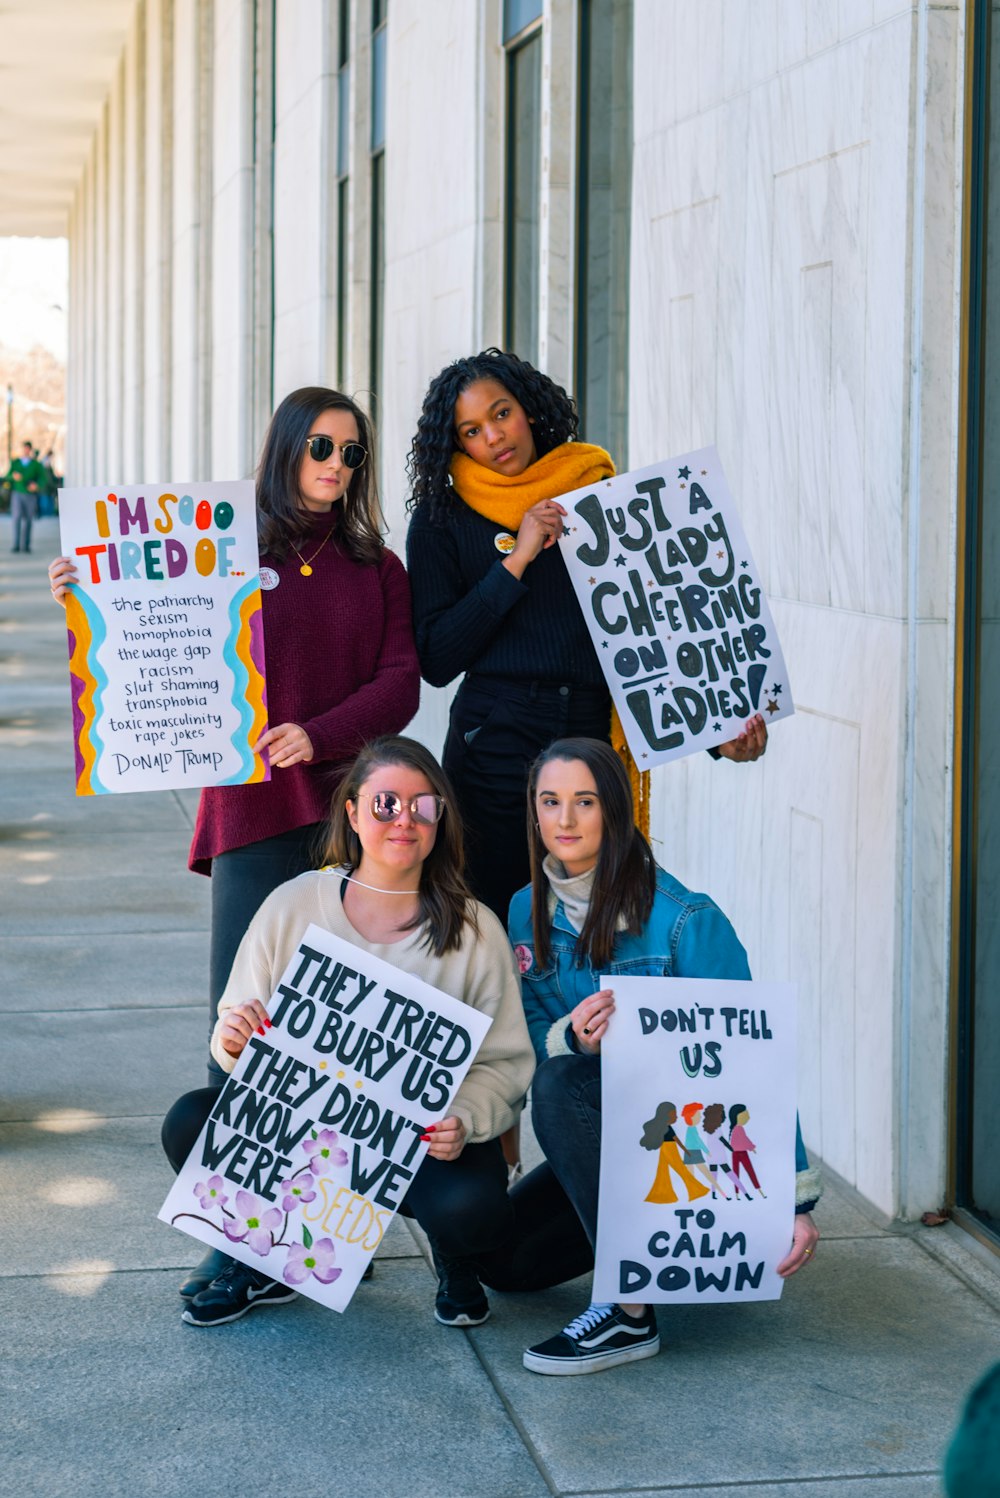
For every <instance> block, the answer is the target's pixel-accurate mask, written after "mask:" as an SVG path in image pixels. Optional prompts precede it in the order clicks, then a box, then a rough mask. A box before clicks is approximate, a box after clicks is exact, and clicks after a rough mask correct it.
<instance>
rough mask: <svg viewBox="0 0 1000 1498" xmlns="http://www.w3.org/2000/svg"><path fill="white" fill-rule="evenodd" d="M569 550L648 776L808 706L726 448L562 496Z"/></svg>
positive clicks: (583, 603) (565, 551)
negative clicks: (796, 696) (744, 520)
mask: <svg viewBox="0 0 1000 1498" xmlns="http://www.w3.org/2000/svg"><path fill="white" fill-rule="evenodd" d="M560 502H561V503H562V504H563V505H565V507H566V510H567V512H568V513H567V516H566V522H565V530H564V532H563V536H562V539H561V540H560V543H559V544H560V546H561V548H562V555H563V560H564V561H565V563H566V567H567V570H568V572H569V575H570V577H571V579H572V581H573V586H574V588H575V589H576V594H577V597H578V599H579V601H580V607H581V608H582V609H583V614H584V618H585V619H586V621H587V626H588V628H589V630H590V635H591V638H592V640H593V642H594V648H595V649H596V651H597V657H598V660H599V661H600V663H601V668H602V670H603V672H604V675H605V678H606V679H607V682H608V686H609V687H610V689H611V695H612V697H613V698H614V701H615V706H616V707H617V709H618V716H619V717H620V718H621V722H622V727H623V729H624V730H625V737H626V738H627V740H628V745H629V748H630V749H631V751H632V754H633V757H634V758H635V761H636V763H637V764H638V766H639V768H640V769H643V770H648V769H651V768H652V767H653V766H654V765H659V764H665V763H666V762H667V761H668V760H671V759H680V758H681V757H682V756H684V755H686V754H693V753H694V752H695V750H698V749H711V748H713V747H716V746H718V745H719V744H724V743H726V742H728V740H730V739H733V738H735V737H736V736H737V734H738V733H739V732H740V730H741V729H742V727H743V725H744V723H745V722H746V720H747V719H748V718H750V717H752V716H753V715H754V714H755V713H758V712H759V713H761V714H762V716H763V717H764V720H765V722H767V723H768V724H771V723H772V722H774V721H776V720H778V719H780V718H784V717H788V716H789V715H790V714H791V713H793V712H794V710H795V709H794V705H793V703H792V693H791V688H790V686H789V684H788V674H787V672H786V670H785V662H784V658H783V656H782V653H781V645H780V644H779V642H778V635H777V631H776V630H775V627H774V620H773V619H772V618H771V613H770V610H769V609H768V606H767V600H766V598H765V597H764V592H763V589H762V587H761V584H760V578H759V575H758V572H757V568H756V566H755V565H754V561H753V557H752V556H751V554H750V549H749V547H748V546H747V542H746V537H745V536H744V534H743V527H742V526H741V524H740V519H739V516H738V515H737V513H736V506H735V504H734V502H733V498H732V495H731V494H730V492H729V487H728V485H727V483H726V478H725V474H724V473H723V471H722V465H721V463H720V462H719V457H718V454H717V453H716V451H715V448H714V447H706V448H702V449H701V450H699V451H698V452H691V453H684V454H682V455H681V456H680V457H678V458H669V459H665V460H664V461H663V462H662V463H654V464H653V465H652V466H651V467H649V468H640V469H636V470H635V471H634V472H632V473H620V474H618V475H617V476H616V477H615V478H612V479H602V480H601V481H600V482H599V483H597V484H594V485H590V486H588V487H587V488H584V489H577V490H574V491H573V493H572V494H565V495H561V496H560Z"/></svg>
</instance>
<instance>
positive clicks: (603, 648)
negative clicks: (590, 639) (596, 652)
mask: <svg viewBox="0 0 1000 1498" xmlns="http://www.w3.org/2000/svg"><path fill="white" fill-rule="evenodd" d="M607 648H608V642H607V640H602V641H601V649H602V650H607Z"/></svg>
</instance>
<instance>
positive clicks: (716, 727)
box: [712, 723, 722, 733]
mask: <svg viewBox="0 0 1000 1498" xmlns="http://www.w3.org/2000/svg"><path fill="white" fill-rule="evenodd" d="M712 728H713V730H714V731H715V732H716V733H721V732H722V724H721V723H713V724H712Z"/></svg>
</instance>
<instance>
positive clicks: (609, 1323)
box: [524, 1305, 660, 1373]
mask: <svg viewBox="0 0 1000 1498" xmlns="http://www.w3.org/2000/svg"><path fill="white" fill-rule="evenodd" d="M659 1350H660V1334H659V1332H658V1331H657V1329H656V1314H655V1312H654V1311H653V1310H651V1308H650V1307H649V1306H647V1307H646V1309H645V1311H644V1312H643V1313H642V1315H641V1316H638V1317H636V1316H629V1315H627V1314H626V1313H625V1312H624V1311H623V1310H622V1308H621V1306H613V1305H597V1306H594V1305H592V1306H588V1308H587V1310H585V1311H584V1313H583V1315H582V1316H577V1318H576V1320H575V1321H571V1322H570V1324H569V1326H567V1327H564V1328H563V1330H562V1331H561V1332H560V1333H559V1335H558V1336H556V1337H550V1338H549V1340H548V1341H547V1342H539V1344H538V1346H537V1347H529V1348H528V1350H527V1352H526V1353H525V1354H524V1366H525V1367H526V1368H530V1369H531V1371H532V1373H599V1372H600V1371H601V1369H602V1368H614V1367H615V1366H616V1365H617V1364H618V1363H635V1362H638V1360H639V1359H640V1358H655V1356H656V1354H657V1353H658V1352H659Z"/></svg>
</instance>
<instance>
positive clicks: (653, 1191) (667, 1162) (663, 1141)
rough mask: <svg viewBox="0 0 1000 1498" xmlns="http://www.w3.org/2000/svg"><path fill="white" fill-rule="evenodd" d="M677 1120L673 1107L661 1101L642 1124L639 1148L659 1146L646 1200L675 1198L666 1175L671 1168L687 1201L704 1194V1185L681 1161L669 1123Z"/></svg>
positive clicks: (652, 1148)
mask: <svg viewBox="0 0 1000 1498" xmlns="http://www.w3.org/2000/svg"><path fill="white" fill-rule="evenodd" d="M676 1122H677V1109H676V1108H675V1107H674V1105H673V1103H661V1104H660V1106H659V1107H658V1108H657V1110H656V1112H655V1113H654V1114H653V1116H652V1118H651V1119H649V1120H648V1122H646V1123H645V1124H643V1132H642V1138H641V1140H640V1141H639V1142H640V1144H641V1145H642V1147H643V1149H647V1150H659V1152H660V1158H659V1161H658V1163H657V1166H656V1179H655V1180H654V1182H653V1184H652V1186H651V1187H650V1190H649V1195H648V1196H647V1197H646V1200H647V1201H648V1202H675V1201H677V1199H678V1197H677V1193H676V1191H675V1190H674V1188H673V1183H672V1182H671V1179H670V1172H671V1171H673V1172H674V1173H675V1174H676V1175H678V1176H680V1178H681V1180H682V1181H683V1183H684V1188H685V1190H686V1191H687V1199H688V1201H689V1202H694V1201H697V1200H698V1198H699V1197H700V1196H707V1195H708V1189H709V1188H708V1187H707V1186H703V1185H702V1184H701V1182H700V1181H697V1180H695V1178H694V1176H693V1175H692V1174H691V1172H690V1171H689V1170H688V1168H687V1166H686V1165H685V1164H684V1160H683V1158H682V1156H681V1146H680V1140H679V1139H678V1138H677V1135H676V1134H675V1133H674V1129H673V1126H674V1124H675V1123H676Z"/></svg>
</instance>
